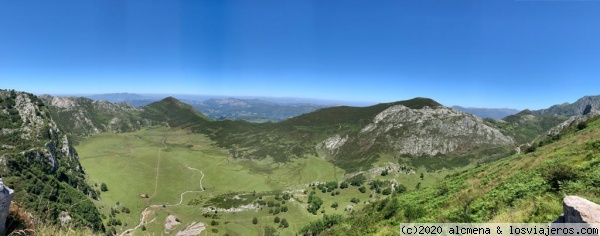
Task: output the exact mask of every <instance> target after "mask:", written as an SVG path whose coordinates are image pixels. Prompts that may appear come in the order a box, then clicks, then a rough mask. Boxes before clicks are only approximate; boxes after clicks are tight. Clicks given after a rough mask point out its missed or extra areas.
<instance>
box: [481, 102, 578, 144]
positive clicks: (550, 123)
mask: <svg viewBox="0 0 600 236" xmlns="http://www.w3.org/2000/svg"><path fill="white" fill-rule="evenodd" d="M567 119H568V118H567V117H564V116H557V115H551V114H547V115H539V114H536V113H534V112H532V111H530V110H523V111H521V112H519V113H517V114H514V115H511V116H507V117H505V118H503V119H502V120H493V119H486V120H487V121H488V122H490V123H492V124H493V125H494V126H496V127H497V128H498V129H499V130H500V131H502V132H503V133H504V134H506V135H508V136H511V137H513V139H514V140H515V141H516V143H517V144H526V143H530V142H531V141H533V140H534V139H535V138H536V137H538V136H539V135H542V134H544V133H545V132H547V131H548V130H550V129H551V128H553V127H555V126H557V125H558V124H560V123H561V122H563V121H565V120H567Z"/></svg>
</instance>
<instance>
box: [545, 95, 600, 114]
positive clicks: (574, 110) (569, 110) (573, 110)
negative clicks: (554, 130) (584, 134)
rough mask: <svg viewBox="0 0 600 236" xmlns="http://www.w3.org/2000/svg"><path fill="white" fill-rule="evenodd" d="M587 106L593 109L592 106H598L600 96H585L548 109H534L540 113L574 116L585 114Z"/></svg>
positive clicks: (599, 104) (599, 105)
mask: <svg viewBox="0 0 600 236" xmlns="http://www.w3.org/2000/svg"><path fill="white" fill-rule="evenodd" d="M588 106H589V107H590V108H591V109H592V110H593V109H594V108H599V107H600V96H585V97H582V98H580V99H579V100H577V101H576V102H574V103H572V104H570V103H563V104H560V105H554V106H551V107H550V108H548V109H542V110H537V111H534V112H535V113H537V114H540V115H559V116H576V115H582V114H583V115H585V114H586V113H587V112H586V111H587V110H589V109H590V108H588Z"/></svg>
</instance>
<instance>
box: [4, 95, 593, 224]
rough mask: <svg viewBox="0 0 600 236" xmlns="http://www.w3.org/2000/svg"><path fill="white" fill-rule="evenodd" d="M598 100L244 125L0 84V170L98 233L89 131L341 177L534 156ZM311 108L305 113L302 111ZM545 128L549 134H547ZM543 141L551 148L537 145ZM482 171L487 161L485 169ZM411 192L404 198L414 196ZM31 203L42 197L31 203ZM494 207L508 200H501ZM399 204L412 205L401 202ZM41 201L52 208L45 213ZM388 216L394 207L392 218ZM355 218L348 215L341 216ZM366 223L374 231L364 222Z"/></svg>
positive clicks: (34, 200)
mask: <svg viewBox="0 0 600 236" xmlns="http://www.w3.org/2000/svg"><path fill="white" fill-rule="evenodd" d="M123 96H124V98H123V100H124V101H125V100H128V99H129V100H131V99H137V96H134V95H129V94H126V95H123ZM599 101H600V99H599V98H598V97H584V98H582V99H580V100H578V101H577V102H575V103H573V104H563V105H557V106H553V107H550V108H548V109H544V110H538V111H529V110H524V111H521V112H519V113H516V114H513V115H509V116H507V117H504V118H503V119H492V118H485V119H482V118H480V117H477V116H475V115H472V114H469V113H466V112H463V111H461V110H458V109H454V108H449V107H445V106H443V105H441V104H439V103H438V102H436V101H434V100H432V99H428V98H414V99H410V100H405V101H398V102H393V103H381V104H377V105H372V106H367V107H351V106H335V107H317V106H314V105H305V106H303V105H298V104H295V105H289V104H288V105H286V106H283V107H287V108H281V109H282V110H284V111H281V113H277V114H270V115H269V117H275V116H279V117H282V119H283V117H288V116H293V115H291V113H286V111H285V110H286V109H288V108H290V107H295V112H297V113H300V114H298V115H297V116H293V117H291V118H287V119H284V120H282V121H280V122H266V123H253V122H248V121H245V120H232V119H224V120H223V119H214V118H213V117H210V116H207V115H205V114H204V113H203V112H199V111H198V109H197V107H195V106H192V105H189V104H186V103H184V102H182V101H180V100H178V99H176V98H173V97H167V98H164V99H162V100H159V101H156V102H152V103H149V104H147V105H144V106H140V107H136V106H133V105H131V104H129V103H127V102H123V101H119V102H118V103H111V102H108V101H95V100H92V99H89V98H82V97H53V96H49V95H44V96H39V97H38V96H35V95H33V94H30V93H26V92H16V91H13V90H1V91H0V118H1V119H0V122H1V123H0V128H1V130H2V133H0V138H1V139H2V141H3V142H2V143H3V144H2V146H1V149H0V150H1V152H0V159H1V160H2V163H3V167H4V168H2V172H1V175H2V177H3V180H4V183H5V184H7V185H10V186H13V187H14V189H15V200H16V201H18V202H22V203H23V207H24V208H25V209H27V210H29V211H32V212H34V213H36V215H38V216H39V217H40V218H42V219H44V220H47V221H49V222H52V223H59V222H58V221H59V220H58V219H61V218H67V217H66V216H68V217H69V218H70V219H73V221H72V222H73V225H74V226H76V227H88V228H91V229H94V230H99V231H101V230H103V229H104V225H103V223H102V219H101V217H100V214H99V213H98V210H97V209H96V208H95V206H94V204H93V203H92V200H93V199H97V198H98V196H99V195H100V192H99V191H98V189H97V188H95V187H93V186H90V185H89V184H88V183H87V182H86V180H85V178H86V177H85V169H84V168H82V167H81V165H80V164H79V161H78V154H77V152H76V150H75V149H74V148H73V146H72V145H73V143H77V142H80V141H82V140H85V139H86V138H88V137H90V136H92V135H94V134H98V133H102V132H114V133H121V132H130V131H136V130H140V129H142V128H143V127H148V126H153V125H167V126H168V127H171V128H180V129H185V130H189V131H190V132H193V133H196V134H202V135H205V136H206V137H208V138H209V139H210V140H211V141H212V142H214V143H215V145H217V146H219V147H221V148H223V149H224V150H227V151H228V152H229V155H230V156H231V157H232V158H234V159H239V160H252V161H260V160H263V159H272V160H274V161H275V162H276V163H282V164H285V163H288V162H292V161H294V160H295V159H302V158H307V157H318V158H320V159H323V160H326V161H328V162H330V163H333V164H334V165H335V166H336V167H339V168H341V169H343V170H344V171H346V173H359V172H361V171H364V170H368V169H369V168H371V167H372V164H373V163H375V162H377V161H379V160H380V159H382V158H384V157H386V158H392V159H395V160H402V159H408V160H410V161H413V162H418V161H419V160H420V159H422V158H427V157H435V158H440V160H444V158H446V159H448V160H450V159H452V158H462V159H464V160H468V161H469V162H472V161H478V162H479V163H488V162H491V161H494V160H498V159H501V158H503V157H506V156H509V155H510V154H514V153H515V152H517V153H518V152H535V149H527V150H525V149H521V148H520V147H522V146H526V147H537V148H542V150H544V151H543V152H544V153H547V152H549V150H550V149H549V148H550V147H557V146H556V145H559V144H561V145H564V144H565V143H564V142H566V141H560V140H561V137H563V136H569V135H571V136H572V137H574V138H572V139H576V138H575V137H578V135H580V134H579V133H578V132H579V130H586V128H588V129H587V130H590V129H589V127H587V126H586V127H583V126H580V125H579V124H582V123H585V124H590V126H591V127H596V126H598V125H597V123H598V122H595V121H594V117H595V115H596V114H598V111H597V107H598V105H599V104H598V103H599ZM196 106H199V107H202V106H204V107H205V109H208V108H207V107H212V108H211V109H214V108H215V107H219V106H221V107H222V108H223V110H225V111H224V112H225V113H228V114H239V115H238V117H243V116H244V114H245V113H236V112H234V111H235V109H236V108H237V107H241V108H245V109H248V108H250V107H254V106H258V107H261V106H262V107H270V108H269V109H267V110H276V109H278V108H277V107H279V106H281V105H280V104H274V103H268V102H263V101H259V100H239V99H214V100H207V101H204V102H202V103H197V104H196ZM311 109H314V111H310V112H309V110H311ZM238 111H239V110H238ZM259 111H260V109H258V110H257V112H255V113H254V115H257V114H259V113H260V112H259ZM263 112H265V113H267V112H266V111H263ZM211 114H213V116H218V115H216V114H221V115H222V114H224V113H219V111H218V110H217V109H215V110H214V111H213V112H212V113H211ZM294 114H296V113H294ZM570 114H574V115H578V116H581V115H584V114H585V115H587V116H588V117H589V118H586V119H574V118H569V117H568V115H570ZM254 117H257V116H254ZM263 119H264V117H263ZM594 122H595V123H594ZM575 127H577V128H575ZM553 128H554V130H555V131H553V132H550V131H551V130H553ZM561 135H562V136H561ZM571 136H569V137H571ZM569 140H570V139H569ZM553 143H556V144H553ZM548 145H550V147H546V146H548ZM581 145H584V144H581ZM585 145H588V144H585ZM589 145H592V144H589ZM592 146H593V145H592ZM586 147H587V146H586ZM528 157H529V156H528ZM513 159H514V156H513ZM501 160H502V161H503V162H499V163H504V162H507V160H508V159H507V160H504V159H501ZM511 160H512V159H511ZM410 161H409V162H410ZM493 163H496V162H493ZM408 164H410V163H408ZM412 164H414V163H412ZM493 165H496V164H493ZM493 165H491V166H493ZM488 167H489V166H487V165H486V167H484V168H488ZM489 168H491V167H489ZM553 168H554V167H553ZM255 171H260V170H255ZM480 171H482V170H481V169H480ZM486 171H491V170H490V169H486ZM536 171H537V169H536ZM558 171H560V170H558ZM594 173H596V172H594ZM467 175H469V176H472V175H475V172H468V173H467V174H463V175H460V176H467ZM460 176H459V177H460ZM461 178H462V177H461ZM528 178H529V177H528ZM453 181H454V180H453ZM455 181H458V180H455ZM488 181H489V180H488ZM547 181H550V182H552V181H554V180H552V179H551V180H547ZM448 183H453V182H448ZM552 183H553V182H552ZM461 186H462V185H459V184H456V185H452V186H448V187H447V189H446V190H444V189H439V190H435V191H441V192H444V191H449V190H448V189H452V191H456V192H460V190H458V189H455V188H461ZM495 186H496V185H495ZM428 191H429V190H428ZM419 194H420V193H415V194H413V195H410V196H415V197H419V196H421V195H419ZM446 194H447V193H443V194H442V195H443V196H446ZM481 194H485V193H481ZM442 195H440V196H442ZM421 197H422V196H421ZM40 199H44V200H43V201H42V202H40ZM503 201H504V200H503ZM76 202H77V203H78V204H75V207H73V206H72V204H74V203H76ZM378 204H381V206H382V207H384V208H389V206H388V205H389V204H399V203H398V202H396V203H390V202H386V203H378ZM401 204H405V203H404V202H401ZM411 204H412V203H411ZM481 204H483V203H481ZM503 204H512V203H511V202H506V201H504V202H503ZM405 205H406V206H407V207H414V206H413V205H410V206H409V205H408V203H406V204H405ZM374 206H378V205H374ZM444 206H446V205H444ZM48 207H50V209H51V210H47V208H48ZM446 207H447V206H446ZM407 209H408V208H407ZM451 209H453V208H451ZM373 212H379V211H378V210H375V211H373ZM395 212H396V211H395ZM396 214H399V213H394V214H393V215H394V216H395V215H396ZM405 214H406V213H405ZM486 214H487V213H486ZM365 215H368V214H365ZM377 217H379V216H377ZM377 217H376V218H377ZM399 217H400V216H399ZM402 217H407V216H406V215H403V216H402ZM423 217H426V214H424V213H419V215H413V216H410V217H409V218H410V219H421V218H423ZM452 217H473V216H472V215H468V216H460V215H459V216H456V215H453V216H452ZM486 217H487V218H485V217H484V218H448V220H454V219H460V220H467V221H468V220H469V219H475V220H488V219H491V218H490V217H491V216H486ZM361 219H363V218H360V217H354V218H350V219H349V220H350V221H359V220H361ZM377 219H379V218H377ZM380 220H381V221H385V220H387V218H385V217H384V218H382V219H380ZM366 226H369V227H375V228H378V227H379V226H374V225H371V224H366ZM337 230H342V231H343V229H337Z"/></svg>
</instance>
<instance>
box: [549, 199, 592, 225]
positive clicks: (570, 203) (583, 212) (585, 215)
mask: <svg viewBox="0 0 600 236" xmlns="http://www.w3.org/2000/svg"><path fill="white" fill-rule="evenodd" d="M554 223H587V224H590V225H592V226H594V227H596V228H600V205H598V204H596V203H593V202H591V201H589V200H587V199H585V198H582V197H578V196H566V197H565V198H564V199H563V215H561V216H560V217H559V218H558V219H557V220H556V221H554Z"/></svg>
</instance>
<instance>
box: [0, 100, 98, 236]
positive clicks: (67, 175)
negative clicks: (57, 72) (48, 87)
mask: <svg viewBox="0 0 600 236" xmlns="http://www.w3.org/2000/svg"><path fill="white" fill-rule="evenodd" d="M0 143H1V144H2V146H0V175H1V176H2V177H3V180H4V183H6V184H7V185H9V186H11V187H13V188H14V191H15V194H14V201H16V202H19V203H20V204H22V206H23V207H25V208H26V209H28V210H29V211H32V212H36V213H38V215H39V217H40V219H45V220H48V221H55V220H56V219H58V216H59V214H60V213H61V212H66V213H67V214H70V215H71V216H72V218H73V219H74V222H73V225H76V226H86V227H90V228H92V229H95V230H101V229H103V226H102V222H101V219H100V217H99V214H98V211H97V209H96V208H95V206H94V204H93V203H92V202H91V201H90V199H89V198H88V196H89V197H92V198H96V197H97V193H96V191H95V190H94V189H92V187H90V186H89V185H87V183H86V182H85V174H84V172H83V169H82V168H81V165H80V163H79V157H78V155H77V152H76V151H75V150H74V149H73V147H72V146H71V140H70V139H69V137H67V135H66V134H65V133H64V132H63V131H62V130H61V129H60V128H59V127H58V125H57V123H56V122H54V119H53V118H52V116H51V114H50V111H49V109H48V107H47V106H46V105H45V104H44V103H43V101H42V100H40V99H39V98H38V97H36V96H34V95H32V94H28V93H23V92H15V91H5V90H0ZM59 196H60V197H59ZM76 202H78V204H76V205H73V204H74V203H76Z"/></svg>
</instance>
